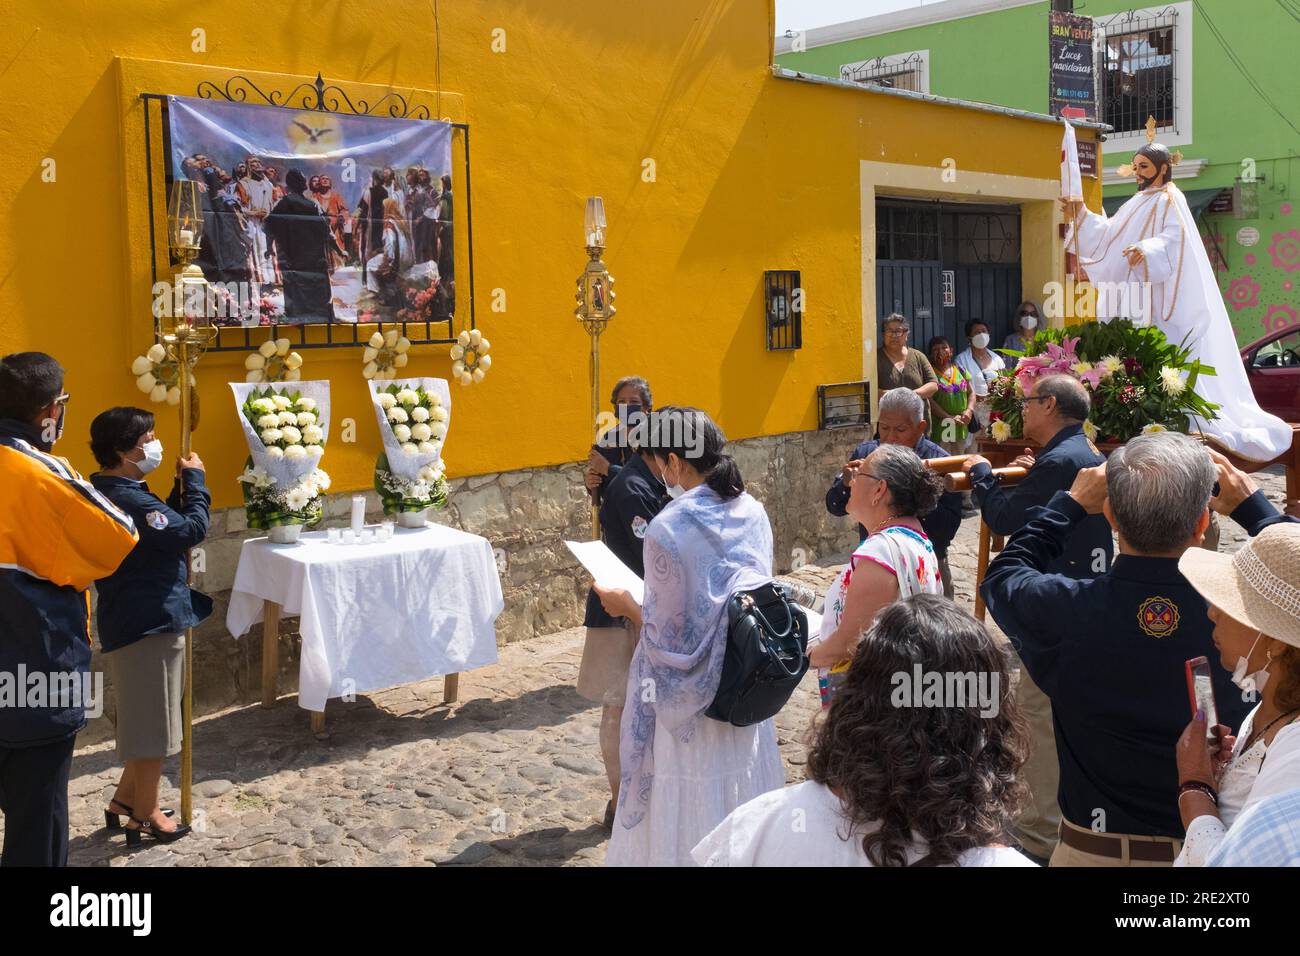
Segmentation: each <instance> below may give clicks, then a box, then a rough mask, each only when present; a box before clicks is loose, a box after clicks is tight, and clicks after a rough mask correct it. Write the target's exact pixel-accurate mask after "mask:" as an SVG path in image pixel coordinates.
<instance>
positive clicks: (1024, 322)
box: [1020, 315, 1038, 331]
mask: <svg viewBox="0 0 1300 956" xmlns="http://www.w3.org/2000/svg"><path fill="white" fill-rule="evenodd" d="M1020 327H1021V328H1022V329H1024V330H1025V331H1029V330H1031V329H1036V328H1038V317H1037V316H1033V315H1022V316H1021V317H1020Z"/></svg>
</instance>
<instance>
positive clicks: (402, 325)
mask: <svg viewBox="0 0 1300 956" xmlns="http://www.w3.org/2000/svg"><path fill="white" fill-rule="evenodd" d="M195 95H196V96H197V97H198V98H200V99H213V100H227V101H229V102H232V103H251V104H252V105H254V106H257V105H264V106H273V107H278V108H280V109H288V110H316V111H319V112H325V113H348V114H352V115H355V116H379V117H382V118H385V119H406V120H415V121H425V122H431V121H433V118H432V117H431V116H430V114H429V108H428V107H427V106H425V105H423V104H412V103H411V102H409V101H408V100H407V99H406V97H404V96H402V95H401V94H400V93H395V92H392V91H390V92H387V93H385V94H384V95H383V96H381V97H380V98H379V99H377V100H375V101H374V102H373V103H372V102H370V101H369V100H365V99H362V98H360V97H357V98H355V99H353V98H352V97H350V96H348V94H347V93H346V92H345V91H344V90H343V89H342V88H341V87H338V86H336V85H334V84H327V83H326V82H325V80H324V79H323V78H322V76H321V74H320V73H319V72H318V73H317V74H316V80H315V82H313V83H306V82H304V83H299V84H298V85H297V86H296V87H294V88H293V89H292V90H290V91H289V92H288V93H281V92H280V91H278V90H271V91H269V92H268V91H265V90H263V89H262V88H261V87H259V86H258V85H257V84H256V83H254V82H253V81H252V80H250V79H249V78H248V77H246V76H243V75H242V74H235V75H233V76H231V77H230V78H229V79H227V80H226V81H225V82H224V83H222V84H221V85H218V84H217V83H215V82H213V81H211V80H204V81H202V82H201V83H199V84H198V87H197V88H196V90H195ZM140 99H141V100H142V101H143V103H144V149H145V174H146V176H147V177H148V197H149V267H150V274H151V275H152V277H153V282H154V283H157V282H158V244H157V237H156V235H155V225H154V224H155V197H154V171H153V168H154V158H155V157H154V150H153V148H152V143H153V135H152V123H153V122H154V119H153V109H152V108H151V104H155V103H156V104H157V106H156V109H157V112H158V117H159V122H160V123H161V129H162V145H163V148H162V152H163V155H162V157H161V159H160V162H162V164H163V176H164V195H166V187H167V186H170V184H171V169H170V156H171V130H170V126H169V124H168V122H167V99H168V97H167V95H166V94H162V93H141V94H140ZM259 101H260V102H259ZM448 125H449V126H451V128H452V129H453V130H456V131H457V132H459V133H460V136H461V139H462V141H463V143H464V162H463V170H464V183H465V186H464V195H465V202H464V209H465V244H466V252H467V263H468V266H469V323H468V324H467V325H466V326H465V327H466V328H470V329H472V328H475V327H476V323H475V315H474V225H473V223H474V215H473V197H472V193H471V191H470V143H469V124H468V123H449V124H448ZM453 138H454V137H453ZM453 222H454V220H453ZM454 324H455V312H454V311H453V313H452V314H451V315H450V316H448V317H447V318H446V319H438V320H429V321H421V322H387V323H385V322H371V323H365V322H342V321H333V322H326V323H319V324H310V325H254V326H244V325H223V326H218V337H217V340H216V341H215V342H214V343H213V344H212V345H211V346H210V347H209V348H208V350H207V351H209V352H242V351H248V350H250V349H253V348H256V347H257V346H258V345H260V344H261V342H262V338H261V335H262V334H263V333H269V334H270V337H271V338H281V337H290V338H291V341H292V338H294V337H296V339H297V341H294V342H293V347H294V348H296V349H319V348H362V347H364V346H365V345H366V344H367V343H368V340H369V338H370V335H371V333H372V331H380V332H382V331H383V330H384V329H385V328H398V329H400V330H401V333H402V335H404V336H405V337H406V338H408V339H409V340H410V342H411V344H412V345H440V344H442V345H448V344H451V343H453V342H455V341H456V331H455V329H454ZM363 330H364V332H365V334H364V335H363V334H362V331H363ZM154 332H155V337H156V336H157V335H158V334H159V328H158V324H157V320H156V319H155V329H154ZM255 332H256V333H257V335H258V337H257V341H254V338H253V336H254V333H255Z"/></svg>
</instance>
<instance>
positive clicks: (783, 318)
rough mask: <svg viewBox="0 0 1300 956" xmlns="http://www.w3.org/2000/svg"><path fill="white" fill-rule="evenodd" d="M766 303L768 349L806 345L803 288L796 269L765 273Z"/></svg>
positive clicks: (764, 293) (764, 296)
mask: <svg viewBox="0 0 1300 956" xmlns="http://www.w3.org/2000/svg"><path fill="white" fill-rule="evenodd" d="M763 302H764V305H765V310H766V313H767V347H768V350H769V351H779V350H784V349H797V348H800V347H801V346H802V345H803V287H802V286H801V285H800V284H799V271H798V270H797V269H781V270H770V271H768V272H764V273H763Z"/></svg>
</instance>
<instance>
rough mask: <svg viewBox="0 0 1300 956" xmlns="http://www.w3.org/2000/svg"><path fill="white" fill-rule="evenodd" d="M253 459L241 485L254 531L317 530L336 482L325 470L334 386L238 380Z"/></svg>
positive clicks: (236, 390)
mask: <svg viewBox="0 0 1300 956" xmlns="http://www.w3.org/2000/svg"><path fill="white" fill-rule="evenodd" d="M230 387H231V389H232V390H233V391H234V393H235V402H236V403H237V405H238V406H239V412H240V416H239V417H240V422H241V423H242V424H243V426H244V440H245V441H246V442H247V443H248V450H249V458H248V462H247V464H246V466H245V469H244V472H243V474H242V475H240V476H239V478H238V481H239V482H240V484H241V485H242V486H243V489H244V510H245V513H246V514H247V517H248V526H249V527H250V528H275V527H278V526H281V525H293V524H300V525H307V526H309V527H310V526H313V525H316V524H318V523H319V522H320V520H321V517H322V516H323V507H322V503H321V500H320V497H321V495H322V494H323V493H324V492H325V491H326V489H328V488H329V484H330V479H329V475H327V474H326V473H325V472H324V471H322V470H321V468H320V460H321V457H322V456H323V455H324V454H325V440H326V436H327V435H328V433H329V382H300V383H297V384H295V385H294V386H292V387H290V386H279V387H277V386H273V385H266V386H258V385H256V384H247V383H242V382H232V383H231V385H230Z"/></svg>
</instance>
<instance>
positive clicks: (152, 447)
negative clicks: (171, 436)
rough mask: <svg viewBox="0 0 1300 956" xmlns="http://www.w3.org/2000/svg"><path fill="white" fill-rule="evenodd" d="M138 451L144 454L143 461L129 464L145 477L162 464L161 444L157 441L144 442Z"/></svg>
mask: <svg viewBox="0 0 1300 956" xmlns="http://www.w3.org/2000/svg"><path fill="white" fill-rule="evenodd" d="M140 450H141V451H142V452H144V460H143V461H133V462H131V464H133V465H135V467H137V468H139V469H140V473H141V474H145V475H147V474H149V472H151V471H153V470H154V469H155V468H157V467H158V466H159V465H161V464H162V460H163V444H162V442H160V441H159V440H158V439H156V438H155V439H154V440H153V441H147V442H145V443H144V444H143V445H142V446H141V447H140Z"/></svg>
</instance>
